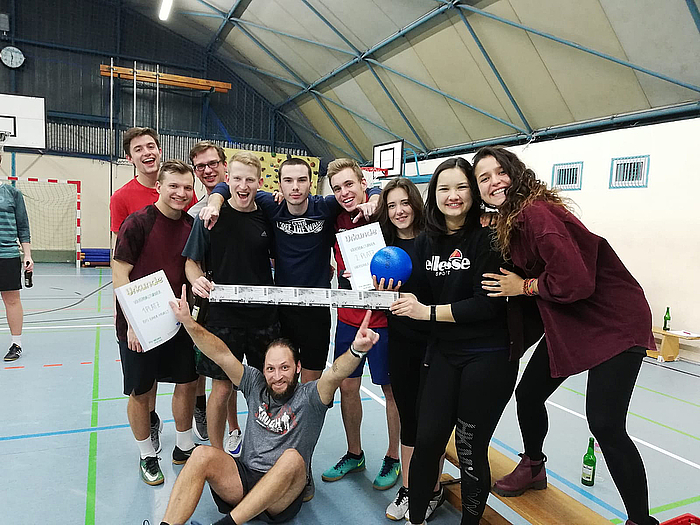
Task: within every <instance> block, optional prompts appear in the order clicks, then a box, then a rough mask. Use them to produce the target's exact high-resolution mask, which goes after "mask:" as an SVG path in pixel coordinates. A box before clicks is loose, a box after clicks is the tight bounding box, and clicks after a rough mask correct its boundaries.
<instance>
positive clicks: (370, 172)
mask: <svg viewBox="0 0 700 525" xmlns="http://www.w3.org/2000/svg"><path fill="white" fill-rule="evenodd" d="M362 174H363V175H364V176H365V180H366V181H367V186H368V187H372V186H374V185H377V186H379V185H380V184H381V183H380V179H384V178H386V177H387V175H388V174H389V170H388V169H386V168H374V167H372V166H363V167H362Z"/></svg>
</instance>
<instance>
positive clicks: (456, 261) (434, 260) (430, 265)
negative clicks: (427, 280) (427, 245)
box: [425, 249, 471, 272]
mask: <svg viewBox="0 0 700 525" xmlns="http://www.w3.org/2000/svg"><path fill="white" fill-rule="evenodd" d="M470 266H471V262H470V261H469V259H467V258H466V257H462V252H461V251H460V250H459V249H457V250H455V251H453V252H452V253H451V254H450V257H449V258H448V259H447V260H446V261H441V260H440V257H439V256H438V255H433V256H432V257H431V258H430V259H428V260H427V261H425V269H426V270H427V271H429V272H444V271H447V270H466V269H468V268H469V267H470Z"/></svg>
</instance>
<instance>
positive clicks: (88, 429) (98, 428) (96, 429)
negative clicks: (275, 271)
mask: <svg viewBox="0 0 700 525" xmlns="http://www.w3.org/2000/svg"><path fill="white" fill-rule="evenodd" d="M158 395H160V394H158ZM171 395H172V394H171ZM124 399H125V400H128V399H129V397H128V396H124ZM371 399H373V398H371V397H363V398H361V399H360V401H362V402H363V403H364V402H365V401H370V400H371ZM339 404H340V400H338V401H335V400H334V401H333V405H339ZM237 414H238V415H239V416H241V415H247V414H248V411H247V410H241V411H240V412H238V413H237ZM163 423H164V424H165V423H175V420H174V419H164V420H163ZM124 428H129V423H120V424H118V425H103V426H94V427H85V428H73V429H70V430H52V431H50V432H37V433H35V434H17V435H14V436H0V442H2V441H18V440H20V439H34V438H45V437H54V436H66V435H72V434H85V433H88V432H95V433H96V432H102V431H105V430H120V429H124Z"/></svg>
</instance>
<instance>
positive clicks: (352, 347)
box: [350, 343, 367, 359]
mask: <svg viewBox="0 0 700 525" xmlns="http://www.w3.org/2000/svg"><path fill="white" fill-rule="evenodd" d="M350 353H351V354H352V355H354V356H355V357H357V358H358V359H362V358H363V357H365V354H366V353H367V352H360V351H359V350H356V349H355V343H350Z"/></svg>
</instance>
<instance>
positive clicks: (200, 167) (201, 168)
mask: <svg viewBox="0 0 700 525" xmlns="http://www.w3.org/2000/svg"><path fill="white" fill-rule="evenodd" d="M219 164H221V161H220V160H212V161H209V162H207V163H206V164H195V165H194V171H198V172H200V173H201V172H202V171H204V170H205V169H207V166H209V167H210V168H211V169H213V170H215V169H216V168H218V167H219Z"/></svg>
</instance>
